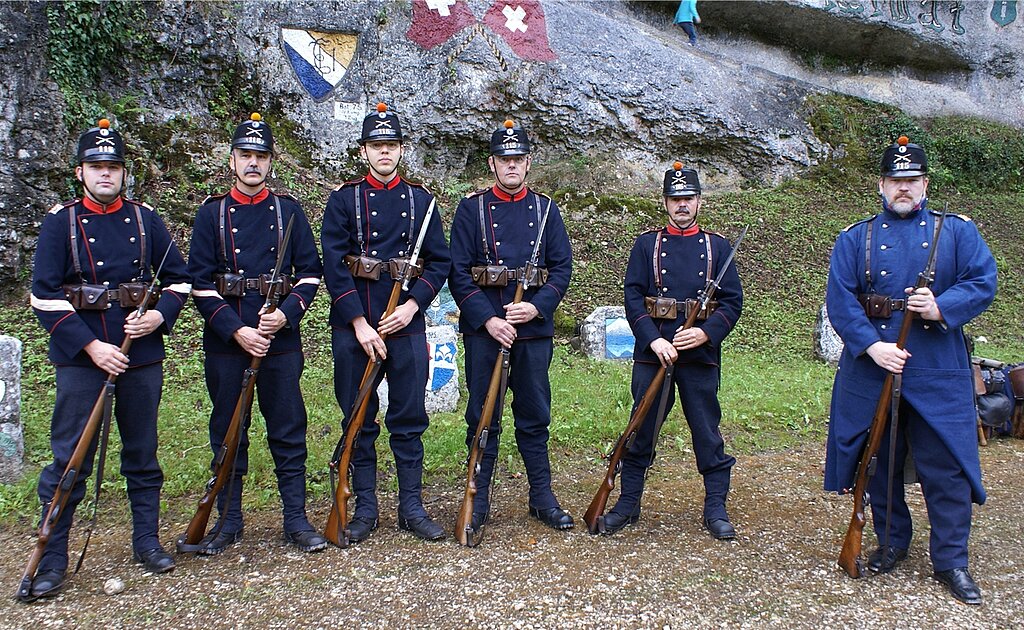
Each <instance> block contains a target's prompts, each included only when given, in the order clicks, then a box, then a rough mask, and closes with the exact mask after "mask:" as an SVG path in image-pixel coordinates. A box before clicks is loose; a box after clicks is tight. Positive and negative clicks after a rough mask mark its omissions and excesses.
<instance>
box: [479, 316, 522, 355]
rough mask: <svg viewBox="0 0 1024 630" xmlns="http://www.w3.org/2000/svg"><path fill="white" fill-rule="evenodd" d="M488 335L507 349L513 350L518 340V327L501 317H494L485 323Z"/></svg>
mask: <svg viewBox="0 0 1024 630" xmlns="http://www.w3.org/2000/svg"><path fill="white" fill-rule="evenodd" d="M484 328H486V329H487V333H488V334H489V335H490V336H491V337H492V338H493V339H494V340H495V341H497V342H498V343H500V344H501V345H502V347H505V348H511V347H512V342H514V341H515V340H516V327H515V326H513V325H512V324H510V323H508V321H506V320H504V319H502V318H500V317H492V318H490V319H489V320H487V322H486V323H484Z"/></svg>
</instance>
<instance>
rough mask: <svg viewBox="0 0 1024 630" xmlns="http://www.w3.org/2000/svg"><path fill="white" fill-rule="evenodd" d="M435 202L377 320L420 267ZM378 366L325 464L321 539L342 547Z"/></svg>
mask: <svg viewBox="0 0 1024 630" xmlns="http://www.w3.org/2000/svg"><path fill="white" fill-rule="evenodd" d="M435 202H436V200H434V199H431V200H430V205H429V206H427V214H426V216H424V217H423V225H421V226H420V232H419V234H418V235H417V237H416V245H415V247H413V249H412V253H411V254H410V256H409V259H408V260H407V261H405V263H404V264H403V265H402V267H401V273H400V275H399V277H397V278H395V283H394V285H392V287H391V295H390V296H389V297H388V305H387V308H385V309H384V315H383V316H381V320H383V319H386V318H387V317H389V316H390V315H391V314H392V313H394V312H395V309H396V308H398V298H399V297H400V295H401V293H402V292H403V291H405V292H408V291H409V283H410V282H411V281H412V278H413V273H414V272H415V270H416V269H419V268H420V264H421V261H420V260H419V255H420V249H421V248H422V247H423V239H424V238H425V237H426V235H427V229H428V226H429V225H430V220H431V218H432V217H433V216H434V205H435ZM386 337H387V335H381V336H380V338H381V340H383V339H385V338H386ZM381 365H382V360H381V358H380V357H378V356H376V354H374V356H373V357H371V358H370V359H369V360H368V361H367V362H366V369H365V370H364V371H363V378H362V380H361V381H360V382H359V391H358V393H357V394H356V400H355V403H353V405H352V412H351V413H350V414H349V416H348V417H349V421H348V427H346V429H345V431H344V432H343V433H342V434H341V438H340V439H339V440H338V445H337V446H335V447H334V454H333V455H332V456H331V463H330V464H329V468H330V471H331V485H332V486H333V492H332V494H333V496H334V499H333V503H332V504H331V511H330V512H329V513H328V514H327V525H326V527H325V528H324V538H326V539H327V540H329V541H330V542H331V543H333V544H335V545H337V546H338V547H342V548H345V547H348V544H349V537H350V534H349V530H348V500H349V499H350V498H351V497H352V494H353V493H352V487H351V484H350V482H349V475H350V473H351V470H350V469H351V466H352V454H353V453H354V452H355V448H356V440H357V439H358V438H359V432H360V431H362V430H363V424H364V423H365V422H366V407H367V405H368V404H369V402H370V394H371V393H372V391H373V388H374V384H375V383H376V381H377V374H378V373H379V372H380V368H381ZM335 478H337V481H335Z"/></svg>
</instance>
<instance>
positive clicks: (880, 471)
mask: <svg viewBox="0 0 1024 630" xmlns="http://www.w3.org/2000/svg"><path fill="white" fill-rule="evenodd" d="M927 193H928V160H927V156H926V155H925V151H924V149H922V148H921V147H920V146H918V145H916V144H913V143H911V142H910V141H909V139H908V138H907V137H906V136H901V137H900V138H899V140H898V141H897V142H896V143H894V144H892V145H890V146H889V147H887V148H886V149H885V151H884V153H883V155H882V161H881V177H880V178H879V180H878V194H879V196H880V197H881V200H882V211H881V212H880V213H878V214H876V215H874V216H873V217H871V218H868V219H865V220H863V221H860V222H858V223H855V224H853V225H851V226H850V227H848V228H846V229H845V230H843V232H842V233H841V234H840V235H839V237H838V238H837V239H836V244H835V248H834V249H833V251H832V261H831V266H830V267H829V275H828V289H827V295H826V304H827V307H828V315H829V319H830V320H831V321H832V325H833V326H834V327H835V329H836V332H837V333H839V336H840V337H841V338H842V339H843V343H844V346H843V354H842V357H841V358H840V360H839V371H838V372H837V373H836V378H835V386H834V388H833V390H832V407H831V412H830V419H829V430H828V450H827V453H826V459H825V489H826V490H832V491H836V492H849V491H850V489H851V488H853V487H854V477H855V472H856V469H857V465H858V461H859V459H860V456H861V453H862V452H863V450H864V446H865V443H866V442H867V438H868V429H869V428H870V427H871V424H872V419H873V410H874V409H875V407H876V404H877V402H878V400H879V397H880V396H881V392H882V385H883V382H884V381H885V380H886V377H887V374H890V373H891V374H893V375H897V376H898V378H900V380H901V381H902V384H901V386H900V387H899V388H895V387H894V388H893V389H894V391H895V390H896V389H899V391H900V396H899V397H898V398H896V400H899V401H900V402H899V404H898V407H897V409H896V410H894V411H893V413H891V414H890V417H889V418H888V423H890V424H891V426H892V427H893V428H894V429H895V436H896V437H895V444H892V445H890V431H891V429H890V428H889V427H886V428H885V430H884V431H883V434H882V437H881V447H880V448H879V450H878V456H877V460H876V461H877V468H876V470H875V471H874V474H873V476H872V477H871V478H870V479H869V480H868V485H867V491H868V494H869V495H870V502H871V516H872V520H873V521H874V530H875V535H876V536H877V537H878V542H879V547H878V548H877V549H876V550H875V551H874V553H872V554H871V555H870V556H869V558H868V568H869V569H870V570H872V571H874V572H880V573H887V572H889V571H892V570H893V569H895V568H896V566H897V565H898V564H899V563H900V562H902V561H903V560H905V559H906V558H907V556H908V549H909V547H910V541H911V519H910V510H909V508H908V507H907V502H906V499H905V497H904V487H903V483H902V479H903V471H904V462H905V461H906V459H907V456H908V452H909V454H910V455H911V456H912V457H913V463H914V468H915V470H916V471H917V476H918V478H919V479H920V481H921V490H922V492H923V493H924V498H925V501H926V502H927V504H928V521H929V523H930V524H931V534H930V546H929V551H930V554H929V555H930V558H931V562H932V568H933V569H934V576H935V579H937V580H938V581H939V582H941V583H942V584H944V585H945V586H946V587H947V588H948V589H949V590H950V592H951V593H952V595H953V597H955V598H956V599H958V600H960V601H962V602H965V603H968V604H980V603H981V590H980V589H979V588H978V585H977V584H976V583H975V582H974V579H973V578H972V577H971V574H970V573H969V572H968V570H967V540H968V537H969V535H970V531H971V503H972V502H974V503H978V504H979V505H980V504H981V503H983V502H984V501H985V491H984V489H983V488H982V486H981V464H980V460H979V457H978V445H977V435H976V427H977V415H976V411H975V406H974V389H973V381H972V375H971V361H970V356H969V354H968V352H967V348H966V345H965V342H964V336H963V332H962V326H963V325H964V324H966V323H967V322H969V321H970V320H971V319H973V318H974V317H977V316H978V315H980V314H981V313H982V312H983V311H984V310H985V309H986V308H988V305H989V304H991V303H992V300H993V299H994V298H995V294H996V264H995V260H994V259H993V258H992V254H991V253H990V252H989V249H988V246H987V245H986V244H985V241H984V239H982V237H981V235H980V234H979V233H978V229H977V228H976V227H975V225H974V223H972V222H971V221H970V219H967V218H966V217H963V216H958V215H949V216H948V217H947V218H946V219H945V220H944V221H943V223H942V233H941V237H940V234H939V232H938V230H937V229H936V225H937V219H938V218H939V214H940V213H938V212H935V211H933V210H929V209H928V195H927ZM936 242H938V243H939V248H938V251H937V252H936V255H935V259H934V262H935V274H934V281H933V282H932V283H931V285H930V287H928V286H925V287H921V288H915V287H916V281H917V277H918V274H920V273H921V272H922V271H923V270H924V269H925V268H926V266H927V264H928V260H929V254H930V253H931V250H932V246H933V245H934V243H936ZM908 312H909V313H913V314H914V316H915V318H914V321H912V322H911V324H910V332H909V335H908V336H907V338H906V341H905V347H904V348H900V347H899V346H898V345H897V343H896V341H897V337H898V336H899V331H900V328H901V326H902V321H903V318H904V317H907V313H908ZM890 448H891V449H892V450H891V451H890ZM890 452H892V453H893V454H894V457H893V458H892V459H890V457H889V453H890ZM890 468H892V471H891V474H890ZM890 480H894V482H893V486H892V487H891V488H890V487H889V486H888V484H889V481H890ZM890 491H891V496H892V503H891V505H887V504H888V498H887V496H888V495H889V493H890Z"/></svg>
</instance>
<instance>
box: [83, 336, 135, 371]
mask: <svg viewBox="0 0 1024 630" xmlns="http://www.w3.org/2000/svg"><path fill="white" fill-rule="evenodd" d="M85 352H86V354H88V355H89V358H90V359H92V362H93V363H94V364H96V367H98V368H99V369H101V370H103V371H104V372H106V373H107V374H113V375H115V376H117V375H118V374H124V371H125V370H127V369H128V357H127V356H125V355H124V354H123V353H122V352H121V349H120V348H118V347H117V346H115V345H114V344H111V343H106V342H105V341H100V340H99V339H93V340H92V341H90V342H89V343H88V344H86V346H85Z"/></svg>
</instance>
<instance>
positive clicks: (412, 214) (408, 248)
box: [405, 182, 416, 264]
mask: <svg viewBox="0 0 1024 630" xmlns="http://www.w3.org/2000/svg"><path fill="white" fill-rule="evenodd" d="M405 187H406V189H407V190H406V192H407V193H408V194H409V230H408V231H407V232H406V234H407V235H408V238H407V239H406V243H405V252H406V255H408V256H412V244H413V243H415V242H416V234H415V233H414V232H415V229H416V201H415V200H414V199H413V196H412V186H410V185H409V182H406V183H405ZM412 263H413V264H416V261H415V260H413V261H412Z"/></svg>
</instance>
